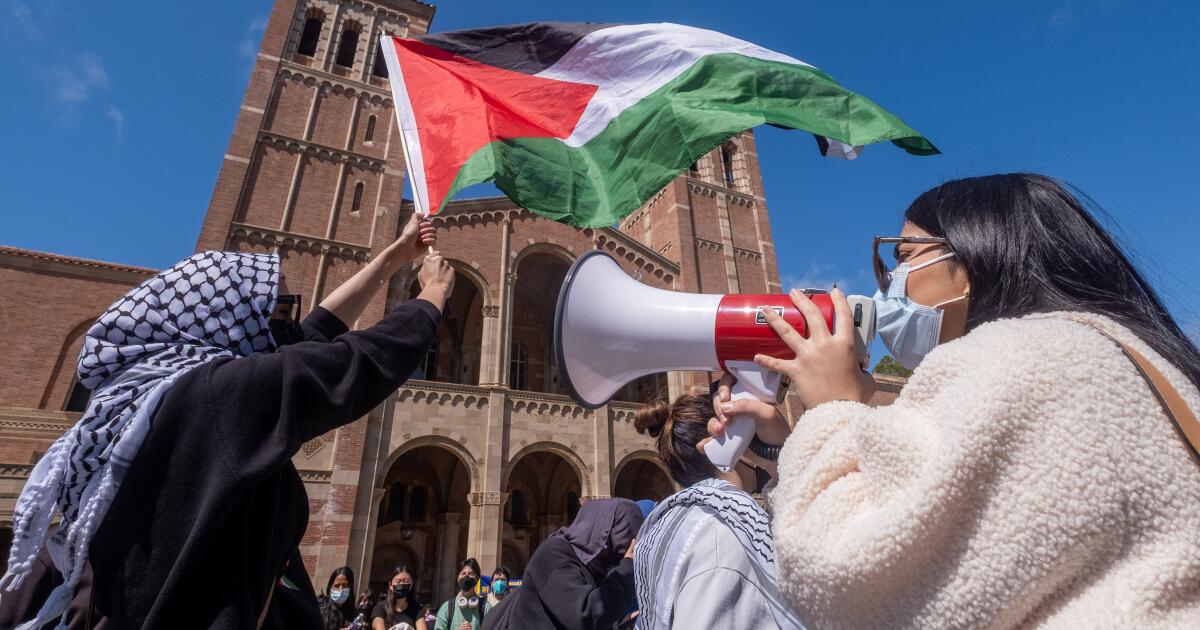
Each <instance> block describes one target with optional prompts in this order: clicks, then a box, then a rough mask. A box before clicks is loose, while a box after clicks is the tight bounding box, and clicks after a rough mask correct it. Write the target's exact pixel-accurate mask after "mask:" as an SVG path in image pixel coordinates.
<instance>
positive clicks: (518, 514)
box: [508, 490, 529, 527]
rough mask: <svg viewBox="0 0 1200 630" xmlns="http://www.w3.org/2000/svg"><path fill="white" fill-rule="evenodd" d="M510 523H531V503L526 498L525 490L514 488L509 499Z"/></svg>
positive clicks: (523, 525)
mask: <svg viewBox="0 0 1200 630" xmlns="http://www.w3.org/2000/svg"><path fill="white" fill-rule="evenodd" d="M508 523H509V524H510V525H512V526H513V527H527V526H528V525H529V503H528V502H527V501H526V499H525V491H524V490H513V491H512V497H510V498H509V500H508Z"/></svg>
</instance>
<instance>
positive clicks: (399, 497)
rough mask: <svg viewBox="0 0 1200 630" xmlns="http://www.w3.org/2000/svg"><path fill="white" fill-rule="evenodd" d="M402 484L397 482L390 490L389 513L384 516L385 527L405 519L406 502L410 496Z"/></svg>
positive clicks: (388, 499)
mask: <svg viewBox="0 0 1200 630" xmlns="http://www.w3.org/2000/svg"><path fill="white" fill-rule="evenodd" d="M407 490H408V489H407V488H405V487H404V484H403V483H402V482H399V481H397V482H395V483H393V484H392V487H391V488H388V497H387V512H386V513H385V515H384V519H383V523H382V524H384V525H386V524H388V523H391V522H394V521H399V520H403V519H404V500H405V498H406V496H407V494H408V492H407Z"/></svg>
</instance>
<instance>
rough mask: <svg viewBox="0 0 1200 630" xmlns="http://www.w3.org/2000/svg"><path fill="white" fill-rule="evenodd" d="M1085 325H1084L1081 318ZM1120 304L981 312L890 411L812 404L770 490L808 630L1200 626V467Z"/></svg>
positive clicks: (1196, 402) (1177, 379)
mask: <svg viewBox="0 0 1200 630" xmlns="http://www.w3.org/2000/svg"><path fill="white" fill-rule="evenodd" d="M1072 320H1077V321H1072ZM1082 321H1088V322H1092V323H1093V324H1095V325H1098V326H1100V327H1101V328H1103V329H1105V330H1107V331H1108V332H1110V333H1111V334H1113V335H1114V336H1115V337H1117V338H1118V339H1121V340H1122V341H1124V342H1125V343H1128V344H1130V345H1132V346H1133V347H1134V348H1136V349H1137V350H1139V351H1140V352H1141V353H1142V354H1144V355H1145V356H1146V357H1147V358H1149V359H1150V360H1151V361H1152V362H1153V363H1154V364H1155V365H1156V366H1157V367H1158V368H1159V370H1161V371H1162V372H1163V373H1164V374H1165V375H1166V376H1167V378H1168V379H1169V380H1170V381H1171V383H1172V384H1173V385H1174V386H1175V387H1176V388H1177V389H1178V390H1179V392H1180V393H1181V394H1182V395H1183V397H1184V399H1185V400H1186V401H1187V403H1188V405H1189V406H1190V407H1191V408H1192V409H1193V410H1196V409H1200V393H1198V392H1197V390H1196V388H1195V387H1194V386H1193V385H1192V384H1191V383H1190V382H1189V381H1188V380H1187V379H1186V378H1185V377H1184V376H1183V374H1182V373H1181V372H1180V371H1179V370H1178V369H1176V368H1175V367H1174V366H1173V365H1171V364H1170V363H1168V362H1167V361H1165V360H1163V359H1162V357H1160V356H1159V355H1158V354H1156V353H1155V352H1154V351H1153V350H1151V349H1150V348H1149V346H1147V345H1146V344H1144V343H1142V342H1141V341H1140V340H1138V339H1137V338H1136V337H1134V336H1133V334H1132V333H1130V332H1129V331H1128V330H1127V329H1125V328H1123V327H1121V326H1119V325H1118V324H1116V323H1115V322H1113V321H1112V320H1109V319H1107V318H1103V317H1099V316H1095V315H1085V314H1067V313H1055V314H1048V315H1037V316H1031V317H1027V318H1024V319H1018V320H1002V321H997V322H991V323H988V324H984V325H982V326H980V327H978V328H977V329H975V330H974V331H972V332H971V333H970V334H968V335H966V336H964V337H963V338H961V339H958V340H956V341H953V342H951V343H948V344H945V345H943V346H939V347H938V348H937V349H935V350H934V351H933V352H932V353H930V354H929V356H928V357H926V358H925V360H924V361H923V362H922V364H921V365H920V366H919V367H918V369H917V370H916V372H915V373H914V374H913V376H912V378H911V379H910V380H909V382H908V385H907V386H906V387H905V388H904V390H903V392H902V393H901V394H900V396H899V398H897V399H896V401H895V402H894V403H892V405H890V406H887V407H880V408H870V407H867V406H865V405H861V404H858V403H851V402H832V403H828V404H824V405H820V406H818V407H816V408H814V409H811V410H809V411H808V412H807V413H805V414H804V415H803V416H802V417H801V418H800V419H799V421H798V422H797V426H796V430H795V432H794V433H793V434H792V435H791V437H790V438H789V439H788V441H787V444H786V445H785V446H784V449H783V452H782V453H781V455H780V462H779V473H780V477H779V482H778V484H777V485H776V487H775V488H774V489H773V490H772V491H771V494H770V496H769V501H770V505H771V508H772V511H773V517H774V519H773V522H772V529H773V531H774V537H775V554H776V561H777V563H778V566H779V572H780V578H781V579H780V586H781V587H782V589H783V592H784V594H785V596H786V597H787V598H788V600H789V601H790V602H791V603H792V605H793V607H794V608H795V610H796V612H797V613H798V614H799V616H800V618H801V620H802V621H803V622H804V623H805V624H806V625H808V626H809V627H812V628H1010V627H1025V626H1039V627H1047V628H1134V627H1136V628H1152V627H1161V628H1200V465H1198V464H1197V461H1196V460H1195V458H1194V457H1193V455H1192V454H1191V452H1190V451H1189V448H1188V446H1187V443H1186V442H1185V441H1183V439H1182V437H1181V436H1180V435H1179V434H1178V433H1177V431H1176V429H1175V427H1174V425H1173V423H1172V422H1171V420H1170V419H1169V418H1168V417H1167V416H1166V414H1165V413H1164V412H1163V410H1162V407H1161V406H1160V404H1159V402H1158V401H1157V399H1156V398H1155V397H1154V394H1153V392H1152V390H1151V389H1150V387H1149V385H1148V384H1147V383H1146V382H1145V380H1144V379H1143V378H1142V377H1141V376H1140V375H1139V373H1138V372H1137V370H1136V368H1135V367H1134V365H1133V363H1132V362H1131V361H1130V360H1129V359H1128V358H1126V357H1125V355H1124V354H1122V352H1121V350H1120V349H1119V347H1118V346H1117V345H1116V344H1114V343H1113V342H1112V341H1110V340H1108V339H1106V338H1104V337H1103V336H1101V335H1100V334H1099V333H1098V332H1096V331H1095V330H1093V329H1091V328H1089V327H1088V326H1085V325H1082V324H1080V323H1078V322H1082Z"/></svg>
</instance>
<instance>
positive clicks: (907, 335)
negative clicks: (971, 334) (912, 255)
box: [874, 252, 967, 370]
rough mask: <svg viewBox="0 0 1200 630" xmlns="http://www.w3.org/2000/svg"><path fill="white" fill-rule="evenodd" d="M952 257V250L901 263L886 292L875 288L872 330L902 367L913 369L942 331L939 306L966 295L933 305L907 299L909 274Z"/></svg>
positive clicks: (930, 348)
mask: <svg viewBox="0 0 1200 630" xmlns="http://www.w3.org/2000/svg"><path fill="white" fill-rule="evenodd" d="M953 256H954V253H953V252H952V253H949V254H944V255H942V256H938V257H937V258H934V259H932V260H927V261H925V262H923V263H921V264H919V265H917V266H916V267H910V266H909V264H908V263H900V265H899V266H897V267H896V270H895V271H893V272H892V273H891V280H890V282H889V283H888V290H887V294H886V295H885V294H884V293H883V292H882V291H875V297H874V301H875V333H876V334H877V335H879V338H880V339H881V340H882V341H883V345H885V346H887V349H888V352H890V353H891V355H892V358H894V359H895V360H896V361H897V362H899V363H900V365H903V366H904V367H905V368H908V369H910V370H912V369H916V367H917V364H918V363H920V362H921V359H924V358H925V355H927V354H929V352H930V351H932V350H933V348H934V346H936V345H937V343H938V339H940V338H941V334H942V316H943V315H945V313H944V311H942V309H941V307H942V306H945V305H946V304H949V303H951V302H956V301H958V300H965V299H967V296H966V295H961V296H959V297H956V298H954V299H951V300H946V301H945V302H940V303H938V304H935V305H933V306H925V305H924V304H917V303H916V302H914V301H912V300H911V299H909V297H908V295H907V293H906V290H905V285H906V283H907V282H908V276H909V274H911V273H912V272H914V271H917V270H918V269H924V268H925V267H928V266H930V265H933V264H935V263H939V262H941V261H943V260H946V259H948V258H951V257H953Z"/></svg>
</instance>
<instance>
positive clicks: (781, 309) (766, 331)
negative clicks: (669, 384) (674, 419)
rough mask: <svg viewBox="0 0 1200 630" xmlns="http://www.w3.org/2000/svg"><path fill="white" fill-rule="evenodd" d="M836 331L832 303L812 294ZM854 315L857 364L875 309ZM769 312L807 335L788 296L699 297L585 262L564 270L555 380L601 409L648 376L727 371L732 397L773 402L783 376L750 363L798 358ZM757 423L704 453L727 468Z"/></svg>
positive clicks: (603, 257)
mask: <svg viewBox="0 0 1200 630" xmlns="http://www.w3.org/2000/svg"><path fill="white" fill-rule="evenodd" d="M810 297H811V298H812V300H813V302H814V303H815V304H816V305H817V307H818V308H820V309H821V313H822V315H824V317H825V324H826V326H828V327H829V329H830V330H834V326H838V325H843V323H842V322H836V321H834V313H833V302H832V300H831V299H830V297H829V295H827V294H825V293H823V292H810ZM848 300H849V302H850V307H851V309H852V312H853V314H854V320H853V322H848V323H850V324H852V325H853V326H854V328H855V331H856V333H857V334H856V335H855V338H856V342H855V344H856V346H857V348H858V356H859V363H860V364H861V365H862V366H863V367H864V368H865V367H866V363H867V360H868V358H867V348H868V347H869V346H870V343H871V340H872V339H874V337H875V304H874V302H873V301H872V300H871V298H868V297H864V296H859V295H853V296H848ZM767 308H769V309H772V310H774V311H775V312H776V313H778V314H780V315H781V316H783V318H784V320H786V321H787V322H788V323H789V324H791V325H792V327H793V328H795V329H796V331H797V332H799V333H800V334H802V335H804V336H805V337H807V336H808V326H807V324H806V322H805V319H804V316H803V314H801V313H800V311H799V310H797V309H796V307H795V305H793V304H792V300H791V298H789V297H788V296H787V295H784V294H767V295H749V294H729V295H719V294H698V293H681V292H678V291H667V290H663V289H655V288H654V287H650V286H646V285H644V284H642V283H640V282H638V281H636V280H634V279H633V278H631V277H629V275H627V274H626V273H625V271H624V270H622V269H621V267H620V266H619V265H618V264H617V261H616V260H614V259H613V258H612V257H611V256H609V255H608V254H607V253H605V252H602V251H591V252H588V253H586V254H584V255H583V256H580V257H579V259H578V260H576V261H575V264H574V265H572V266H571V269H570V271H568V272H567V276H566V278H565V279H564V280H563V284H562V288H561V289H560V290H559V294H558V306H557V309H556V311H555V313H554V352H555V356H556V358H557V359H558V371H559V381H560V382H561V383H563V385H564V386H565V387H566V389H567V392H568V393H569V394H570V395H571V397H572V398H574V399H575V401H576V402H578V403H579V404H580V405H583V406H584V407H587V408H589V409H595V408H597V407H599V406H601V405H603V404H605V403H607V402H608V401H609V399H610V398H612V396H613V394H615V393H616V392H617V390H619V389H621V388H622V387H623V386H625V385H626V384H627V383H630V382H631V381H633V380H634V379H637V378H639V377H642V376H646V375H648V374H655V373H658V372H668V371H679V370H723V371H726V372H729V373H731V374H733V375H734V376H735V377H737V384H736V385H735V386H734V388H733V392H732V397H733V399H735V400H736V399H739V398H746V397H754V398H757V399H759V400H762V401H765V402H771V403H773V402H775V400H776V397H777V395H778V391H779V380H780V377H779V374H777V373H775V372H770V371H768V370H765V369H763V368H760V367H759V366H758V365H756V364H755V363H754V355H756V354H765V355H769V356H773V357H779V358H783V359H791V358H794V357H795V354H794V353H793V352H792V351H791V349H790V348H788V346H787V344H785V343H784V342H783V340H782V339H780V338H779V336H778V335H776V334H775V331H774V330H772V329H771V327H770V326H769V325H768V324H767V320H766V317H765V316H764V315H763V310H764V309H767ZM754 431H755V424H754V420H753V419H751V418H748V417H735V418H733V419H732V420H731V422H730V424H729V426H728V427H727V428H726V431H725V435H724V436H722V437H720V438H716V439H714V440H713V441H712V442H710V443H708V444H707V445H705V448H704V453H705V454H706V455H707V456H708V458H709V460H710V461H712V463H713V464H714V465H715V466H716V467H717V468H719V469H721V470H723V471H728V470H730V469H731V468H732V467H733V465H734V464H736V463H737V461H738V459H739V458H740V457H741V455H742V451H744V450H745V449H746V447H747V446H749V444H750V440H751V438H753V437H754Z"/></svg>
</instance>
